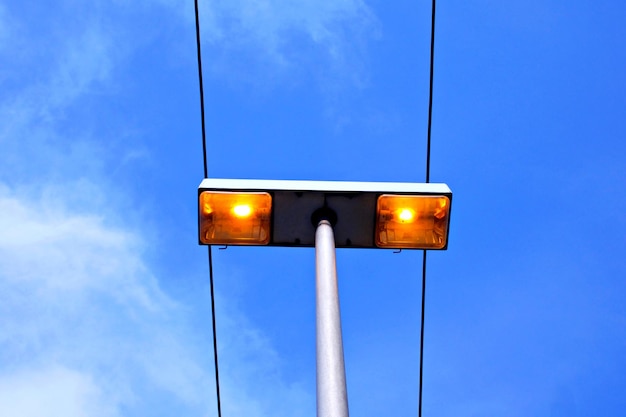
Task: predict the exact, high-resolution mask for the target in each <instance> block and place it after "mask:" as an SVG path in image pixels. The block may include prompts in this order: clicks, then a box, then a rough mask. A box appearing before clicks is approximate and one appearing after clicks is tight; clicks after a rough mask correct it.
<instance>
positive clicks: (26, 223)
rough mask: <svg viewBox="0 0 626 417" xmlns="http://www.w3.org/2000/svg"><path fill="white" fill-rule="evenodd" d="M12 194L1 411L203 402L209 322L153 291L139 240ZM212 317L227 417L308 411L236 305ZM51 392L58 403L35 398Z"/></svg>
mask: <svg viewBox="0 0 626 417" xmlns="http://www.w3.org/2000/svg"><path fill="white" fill-rule="evenodd" d="M18 194H19V193H17V192H14V191H12V190H10V189H8V187H6V186H5V187H2V188H1V192H0V212H2V213H3V216H2V218H1V219H0V230H2V231H3V233H0V271H2V272H1V273H0V292H1V293H2V294H3V302H2V303H1V304H0V327H1V328H2V329H3V331H2V333H1V335H0V352H1V353H0V400H1V399H7V401H0V402H2V404H3V405H2V406H3V407H5V408H4V409H1V408H0V414H1V415H3V416H4V415H7V416H12V415H20V416H23V415H26V416H29V415H37V416H45V415H50V416H52V415H64V416H69V417H73V416H83V415H85V416H87V415H89V416H109V415H111V416H115V415H121V414H123V413H122V410H130V411H131V412H130V415H134V414H141V413H143V412H145V410H147V409H151V408H154V407H156V406H159V407H161V408H162V409H164V410H168V409H169V410H178V411H180V410H185V409H186V410H190V411H193V412H194V413H196V414H197V413H206V412H207V410H210V409H211V408H210V407H211V402H212V399H213V396H212V394H213V392H214V389H213V387H212V372H211V371H212V370H211V363H210V358H211V354H210V342H209V340H208V339H209V327H208V326H207V328H206V329H205V331H204V334H203V335H202V334H201V335H198V333H197V331H196V330H195V329H192V328H191V324H190V323H191V321H192V315H193V314H194V313H195V314H198V307H194V306H186V307H185V308H182V307H181V306H180V305H179V304H178V303H176V302H175V301H173V300H172V299H171V298H170V297H168V296H167V295H166V294H164V293H163V291H162V290H161V289H160V288H159V284H158V282H157V280H156V279H155V278H154V276H153V275H152V273H151V272H150V269H149V267H148V266H147V265H146V264H145V263H144V262H143V261H142V256H141V250H140V248H141V245H140V242H139V239H138V237H137V236H136V235H134V234H132V233H131V232H129V231H124V230H122V229H119V228H115V227H111V226H107V224H106V218H105V215H99V216H94V215H89V214H80V213H78V214H77V213H74V212H72V211H68V210H66V209H63V208H59V207H62V206H63V204H62V202H56V203H54V202H52V203H51V204H50V205H51V206H52V207H56V208H52V209H49V208H47V205H48V204H47V203H48V201H47V200H46V199H45V198H42V197H41V196H32V195H31V196H30V197H29V199H28V201H24V200H23V199H22V198H20V197H18ZM58 198H62V197H58ZM206 301H207V302H208V300H206ZM221 303H225V304H226V305H227V304H228V300H225V299H224V298H221ZM218 323H219V326H220V347H221V349H222V351H225V352H228V354H226V355H223V356H222V384H223V385H222V394H223V405H224V410H228V411H229V415H233V416H270V415H271V416H280V415H284V416H297V415H299V413H302V414H304V413H305V412H306V411H307V410H310V408H311V405H312V404H311V401H312V396H311V394H309V393H305V392H304V391H303V389H302V388H301V387H299V386H298V385H297V384H288V383H285V382H284V381H283V380H282V377H281V373H280V368H281V363H280V358H279V357H278V356H277V354H276V352H275V351H274V350H273V349H272V347H271V342H270V341H269V340H267V338H265V337H264V336H263V334H262V333H261V332H259V331H258V330H257V329H255V328H254V326H253V325H251V324H250V323H249V322H248V320H247V319H246V318H245V316H244V315H242V313H241V312H239V311H237V310H235V309H231V308H226V309H224V310H222V311H219V312H218ZM53 381H57V382H56V383H53ZM54 396H56V397H58V398H59V402H58V404H56V405H55V406H54V407H46V406H45V404H46V403H47V402H48V401H49V398H52V397H54ZM25 398H31V399H32V400H33V402H34V404H28V403H27V402H26V401H25V400H24V399H25ZM104 399H106V401H105V400H104ZM3 410H7V412H6V413H3V412H2V411H3ZM42 410H49V411H50V413H49V414H46V412H47V411H46V412H44V411H42ZM164 414H165V413H164ZM152 415H154V414H152Z"/></svg>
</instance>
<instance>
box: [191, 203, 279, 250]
mask: <svg viewBox="0 0 626 417" xmlns="http://www.w3.org/2000/svg"><path fill="white" fill-rule="evenodd" d="M199 202H200V242H201V243H203V244H207V245H215V244H217V245H267V244H268V243H269V241H270V219H271V212H272V196H271V195H270V194H268V193H235V192H221V191H203V192H202V193H200V201H199Z"/></svg>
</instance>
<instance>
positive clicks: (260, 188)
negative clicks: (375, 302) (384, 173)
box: [198, 178, 452, 417]
mask: <svg viewBox="0 0 626 417" xmlns="http://www.w3.org/2000/svg"><path fill="white" fill-rule="evenodd" d="M198 202H199V211H198V224H199V243H200V244H203V245H256V246H262V245H266V246H290V247H315V259H316V262H315V265H316V339H317V342H316V344H317V349H316V356H317V415H318V417H327V416H333V417H347V416H348V399H347V389H346V380H345V366H344V358H343V343H342V338H341V318H340V312H339V293H338V290H337V268H336V262H335V248H337V247H339V248H389V249H435V250H445V249H447V246H448V226H449V224H450V209H451V203H452V192H451V191H450V189H449V188H448V186H447V185H445V184H433V183H427V184H423V183H391V182H389V183H385V182H341V181H279V180H239V179H215V178H211V179H204V180H203V181H202V183H201V184H200V187H199V188H198Z"/></svg>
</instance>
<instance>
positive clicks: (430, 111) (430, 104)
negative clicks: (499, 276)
mask: <svg viewBox="0 0 626 417" xmlns="http://www.w3.org/2000/svg"><path fill="white" fill-rule="evenodd" d="M431 9H432V15H431V22H430V82H429V88H428V133H427V137H426V182H427V183H429V182H430V144H431V132H432V121H433V79H434V74H435V71H434V70H435V10H436V0H432V7H431ZM426 252H427V251H426V250H424V253H423V257H422V316H421V323H420V367H419V369H420V375H419V400H418V416H419V417H422V391H423V390H422V387H423V382H424V323H425V313H426Z"/></svg>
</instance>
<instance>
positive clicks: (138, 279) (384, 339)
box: [0, 0, 626, 417]
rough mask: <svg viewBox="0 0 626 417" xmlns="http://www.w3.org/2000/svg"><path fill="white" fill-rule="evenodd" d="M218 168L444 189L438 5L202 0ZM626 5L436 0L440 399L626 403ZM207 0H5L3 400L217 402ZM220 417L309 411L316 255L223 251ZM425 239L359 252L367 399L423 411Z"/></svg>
mask: <svg viewBox="0 0 626 417" xmlns="http://www.w3.org/2000/svg"><path fill="white" fill-rule="evenodd" d="M201 12H202V14H201V23H202V37H203V54H204V55H203V58H204V66H205V94H206V95H205V97H206V100H207V101H206V106H207V133H208V149H209V152H208V162H209V175H210V176H212V177H225V178H229V177H232V178H267V179H319V180H357V181H358V180H362V181H415V182H419V181H423V179H424V170H425V167H424V158H425V139H426V122H427V108H428V90H427V88H428V59H429V57H428V51H429V31H430V27H429V24H430V2H426V1H420V2H417V1H414V2H409V1H394V2H391V3H390V2H383V1H381V0H369V1H365V0H317V1H313V0H299V1H287V0H255V1H243V0H231V1H204V2H201ZM624 21H626V7H625V6H624V5H622V4H621V3H620V2H617V1H599V2H594V3H591V2H583V1H569V2H564V1H557V0H542V1H537V0H533V1H527V2H495V1H486V0H475V1H448V2H440V3H439V4H438V14H437V35H436V36H437V38H436V39H437V42H436V61H435V96H434V114H433V148H432V171H431V179H432V180H433V181H434V182H445V183H447V184H448V185H449V186H450V187H451V189H452V190H453V192H454V206H453V215H452V223H451V229H450V230H451V232H450V243H449V249H448V250H447V251H445V252H436V253H434V252H433V253H431V254H430V255H429V263H428V292H427V321H426V339H425V350H426V352H425V368H424V369H425V371H424V415H436V416H443V417H445V416H459V415H462V416H492V415H498V416H527V415H533V416H568V417H572V416H589V415H605V416H617V415H622V414H623V410H624V408H625V406H626V397H625V396H624V395H623V392H624V391H625V390H626V377H625V376H624V375H625V374H626V304H625V303H624V301H623V300H624V296H625V295H626V279H625V278H626V263H625V261H624V249H625V246H626V245H625V240H624V236H626V222H625V220H624V219H625V217H624V212H626V195H625V193H624V183H625V179H626V163H625V161H626V144H625V143H624V138H625V137H626V122H625V120H626V117H625V109H626V78H625V77H624V73H625V72H626V71H625V70H626V50H625V49H624V48H623V40H624V39H626V28H625V26H624V24H623V22H624ZM194 36H195V35H194V21H193V2H192V1H182V0H152V1H149V0H139V1H134V2H128V1H122V0H117V1H102V0H94V1H91V2H87V3H85V2H81V1H77V0H60V1H56V2H47V1H42V2H37V3H36V4H35V3H24V2H17V1H14V0H9V1H7V0H0V63H1V65H0V86H1V87H0V151H1V153H0V154H1V155H2V158H1V161H2V163H1V164H0V294H1V299H0V300H1V302H0V328H1V329H2V331H1V332H0V415H2V416H6V417H13V416H20V417H24V416H27V417H30V416H59V415H63V416H67V417H75V416H90V417H101V416H102V417H104V416H106V417H117V416H143V415H146V414H148V415H154V416H161V415H162V416H166V415H167V416H169V415H174V414H176V415H183V414H184V415H194V416H214V415H216V412H215V397H214V385H213V365H212V347H211V343H212V342H211V324H210V309H209V289H208V268H207V260H206V249H205V248H203V247H199V246H197V244H196V242H197V237H196V235H197V230H196V227H197V225H196V200H195V198H196V189H197V186H198V184H199V182H200V180H201V179H202V175H203V172H202V155H201V149H202V148H201V141H200V116H199V98H198V90H197V69H196V61H195V59H196V55H195V54H196V51H195V38H194ZM214 255H215V256H214V265H215V280H216V304H217V320H218V337H219V353H220V366H221V368H220V372H221V376H222V404H223V411H224V415H225V416H312V415H314V414H315V327H314V292H313V291H314V253H313V250H312V249H282V248H235V247H231V248H229V249H227V250H215V252H214ZM420 268H421V253H420V252H411V251H404V252H402V253H401V254H393V253H392V252H391V251H382V250H381V251H374V250H363V251H359V250H347V249H345V250H340V251H339V252H338V273H339V281H340V283H339V285H340V294H341V305H342V315H343V331H344V349H345V356H346V368H347V380H348V395H349V401H350V409H351V411H352V414H353V415H355V416H381V415H394V416H405V415H416V414H417V390H418V365H419V315H420V305H419V300H420Z"/></svg>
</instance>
